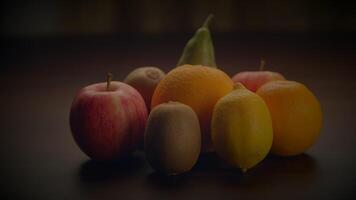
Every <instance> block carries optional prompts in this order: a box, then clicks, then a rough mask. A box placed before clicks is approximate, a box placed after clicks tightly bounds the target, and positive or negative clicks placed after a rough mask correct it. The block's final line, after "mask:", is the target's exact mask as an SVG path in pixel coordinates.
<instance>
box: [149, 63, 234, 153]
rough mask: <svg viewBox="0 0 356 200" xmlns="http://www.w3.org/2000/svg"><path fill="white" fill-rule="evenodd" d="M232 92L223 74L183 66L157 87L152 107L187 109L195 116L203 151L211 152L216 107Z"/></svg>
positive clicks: (210, 68)
mask: <svg viewBox="0 0 356 200" xmlns="http://www.w3.org/2000/svg"><path fill="white" fill-rule="evenodd" d="M232 88H233V82H232V80H231V78H230V77H229V76H228V75H227V74H225V73H224V72H223V71H221V70H219V69H216V68H212V67H205V66H201V65H183V66H180V67H177V68H175V69H173V70H172V71H170V72H169V73H168V74H167V75H166V76H165V77H164V78H163V79H162V80H161V81H160V82H159V84H158V85H157V87H156V89H155V91H154V93H153V96H152V101H151V109H153V108H154V107H155V106H157V105H159V104H161V103H165V102H169V101H177V102H180V103H183V104H186V105H188V106H190V107H191V108H192V109H193V110H194V111H195V112H196V114H197V115H198V118H199V122H200V129H201V132H202V151H203V152H206V151H212V144H211V134H210V121H211V115H212V111H213V109H214V106H215V103H216V102H217V101H218V100H219V99H220V98H221V97H223V96H225V95H226V94H227V93H229V92H230V91H231V90H232Z"/></svg>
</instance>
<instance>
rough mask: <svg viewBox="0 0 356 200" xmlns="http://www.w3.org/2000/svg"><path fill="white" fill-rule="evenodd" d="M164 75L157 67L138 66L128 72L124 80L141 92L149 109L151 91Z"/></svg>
mask: <svg viewBox="0 0 356 200" xmlns="http://www.w3.org/2000/svg"><path fill="white" fill-rule="evenodd" d="M165 75H166V74H165V73H164V72H163V71H162V70H161V69H159V68H158V67H153V66H146V67H139V68H136V69H135V70H133V71H132V72H130V73H129V74H128V75H127V77H126V78H125V80H124V82H125V83H127V84H129V85H131V86H132V87H134V88H135V89H136V90H137V91H138V92H139V93H140V94H141V96H142V97H143V99H144V100H145V103H146V107H147V110H150V107H151V98H152V95H153V92H154V91H155V89H156V86H157V84H158V83H159V81H160V80H161V79H162V78H163V77H164V76H165Z"/></svg>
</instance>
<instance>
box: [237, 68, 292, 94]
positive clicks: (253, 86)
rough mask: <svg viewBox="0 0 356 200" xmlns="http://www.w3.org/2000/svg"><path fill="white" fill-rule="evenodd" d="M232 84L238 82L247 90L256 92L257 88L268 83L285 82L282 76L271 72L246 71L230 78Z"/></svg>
mask: <svg viewBox="0 0 356 200" xmlns="http://www.w3.org/2000/svg"><path fill="white" fill-rule="evenodd" d="M232 80H233V81H234V83H237V82H240V83H242V84H243V85H244V86H245V87H246V88H247V89H249V90H250V91H252V92H256V91H257V90H258V88H260V87H261V86H262V85H264V84H265V83H267V82H270V81H277V80H285V78H284V76H283V75H282V74H280V73H277V72H271V71H246V72H240V73H237V74H236V75H235V76H233V77H232Z"/></svg>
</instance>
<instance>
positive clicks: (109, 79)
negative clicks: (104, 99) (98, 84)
mask: <svg viewBox="0 0 356 200" xmlns="http://www.w3.org/2000/svg"><path fill="white" fill-rule="evenodd" d="M111 80H112V73H108V74H107V76H106V91H110V82H111Z"/></svg>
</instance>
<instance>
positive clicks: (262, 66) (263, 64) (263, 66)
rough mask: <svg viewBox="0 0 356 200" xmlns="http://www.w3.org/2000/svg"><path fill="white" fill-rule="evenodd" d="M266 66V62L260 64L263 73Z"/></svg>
mask: <svg viewBox="0 0 356 200" xmlns="http://www.w3.org/2000/svg"><path fill="white" fill-rule="evenodd" d="M265 65H266V62H265V60H261V62H260V71H263V70H264V68H265Z"/></svg>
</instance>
